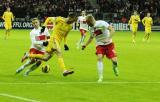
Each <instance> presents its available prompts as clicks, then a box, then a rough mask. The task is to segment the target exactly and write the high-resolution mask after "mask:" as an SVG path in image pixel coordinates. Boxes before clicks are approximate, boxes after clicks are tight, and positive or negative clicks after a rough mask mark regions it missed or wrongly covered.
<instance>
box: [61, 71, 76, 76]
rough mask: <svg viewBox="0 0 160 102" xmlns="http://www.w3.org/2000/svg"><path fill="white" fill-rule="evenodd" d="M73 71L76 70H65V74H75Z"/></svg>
mask: <svg viewBox="0 0 160 102" xmlns="http://www.w3.org/2000/svg"><path fill="white" fill-rule="evenodd" d="M73 73H74V71H69V70H65V71H64V72H63V76H67V75H69V74H73Z"/></svg>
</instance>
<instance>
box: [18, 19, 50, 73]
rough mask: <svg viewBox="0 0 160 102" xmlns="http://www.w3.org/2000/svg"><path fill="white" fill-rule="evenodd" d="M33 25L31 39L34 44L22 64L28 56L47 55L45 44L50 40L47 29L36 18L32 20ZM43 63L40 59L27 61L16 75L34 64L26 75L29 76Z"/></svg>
mask: <svg viewBox="0 0 160 102" xmlns="http://www.w3.org/2000/svg"><path fill="white" fill-rule="evenodd" d="M32 24H33V27H34V29H33V30H32V31H31V32H30V38H31V42H32V44H31V47H30V50H29V54H25V55H24V57H23V58H22V62H23V61H24V60H25V58H27V57H26V56H27V55H28V56H31V55H35V54H40V55H44V53H45V47H44V42H45V41H46V40H47V39H49V36H50V34H49V32H48V30H47V29H46V28H44V27H40V22H39V20H38V19H37V18H34V19H33V20H32ZM41 63H42V61H41V60H39V59H35V58H30V59H28V60H27V62H26V63H25V64H23V65H22V66H21V67H20V68H18V69H17V70H16V74H18V73H20V72H21V71H22V70H23V69H25V68H26V67H27V66H29V65H31V64H33V65H32V67H31V68H30V69H28V70H27V71H26V72H25V74H24V75H25V76H27V75H28V74H29V73H30V72H32V71H33V70H35V69H36V68H38V67H39V66H40V65H41Z"/></svg>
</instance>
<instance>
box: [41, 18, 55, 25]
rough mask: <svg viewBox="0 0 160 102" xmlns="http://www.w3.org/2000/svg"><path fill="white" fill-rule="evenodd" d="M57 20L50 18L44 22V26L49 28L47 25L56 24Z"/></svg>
mask: <svg viewBox="0 0 160 102" xmlns="http://www.w3.org/2000/svg"><path fill="white" fill-rule="evenodd" d="M55 20H56V17H48V18H47V19H46V20H45V22H44V24H43V25H44V26H47V24H48V23H49V22H52V23H55Z"/></svg>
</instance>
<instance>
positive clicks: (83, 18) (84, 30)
mask: <svg viewBox="0 0 160 102" xmlns="http://www.w3.org/2000/svg"><path fill="white" fill-rule="evenodd" d="M77 22H78V23H79V24H80V29H79V30H80V33H81V38H80V41H79V42H78V43H77V49H79V47H80V46H81V45H82V43H83V42H84V39H85V38H86V33H87V30H88V25H87V24H86V12H85V11H82V13H81V16H79V17H78V20H77Z"/></svg>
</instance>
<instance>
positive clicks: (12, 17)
mask: <svg viewBox="0 0 160 102" xmlns="http://www.w3.org/2000/svg"><path fill="white" fill-rule="evenodd" d="M11 19H12V21H14V15H13V13H12V16H11Z"/></svg>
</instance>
